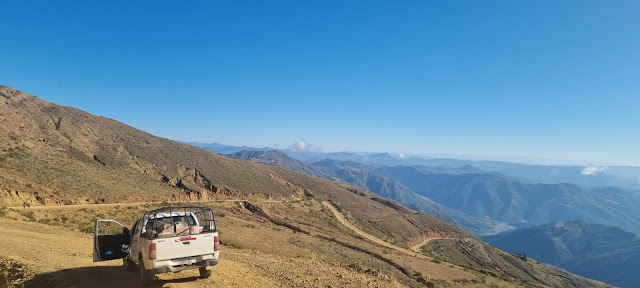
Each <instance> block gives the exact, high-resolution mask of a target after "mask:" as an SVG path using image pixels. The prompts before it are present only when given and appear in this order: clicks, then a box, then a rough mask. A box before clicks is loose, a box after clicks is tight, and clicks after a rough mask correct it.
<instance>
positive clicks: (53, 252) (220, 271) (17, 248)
mask: <svg viewBox="0 0 640 288" xmlns="http://www.w3.org/2000/svg"><path fill="white" fill-rule="evenodd" d="M121 205H122V204H121ZM0 235H2V237H0V257H2V258H6V259H9V260H13V261H17V262H19V263H21V264H24V265H25V266H26V267H28V268H29V269H30V270H32V271H33V272H35V273H36V274H37V275H36V276H35V277H34V278H33V279H30V280H28V281H27V282H26V287H98V288H102V287H137V285H138V282H137V281H138V278H137V276H138V273H136V272H126V271H124V268H123V267H122V262H121V261H120V260H114V261H107V262H99V263H93V262H92V245H93V237H92V235H90V234H84V233H80V232H73V231H69V230H67V229H66V228H63V227H56V226H49V225H44V224H38V223H33V222H25V221H18V220H10V219H6V218H0ZM220 257H221V258H220V259H221V260H220V264H218V265H217V266H215V267H214V268H213V269H214V270H213V275H212V277H211V278H209V279H199V278H198V271H197V270H186V271H182V272H179V273H164V274H160V275H158V278H159V280H158V281H156V285H155V287H327V286H328V285H331V286H333V287H403V286H402V285H401V284H399V283H398V282H397V281H395V280H393V279H390V278H381V277H378V276H374V275H368V274H362V273H357V272H354V271H352V270H349V269H346V268H343V267H340V266H335V265H331V264H328V263H325V262H322V261H320V260H315V259H302V258H286V257H280V256H274V255H270V254H265V253H262V252H259V251H255V250H242V249H232V248H230V247H228V246H223V247H222V251H221V256H220Z"/></svg>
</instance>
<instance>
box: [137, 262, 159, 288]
mask: <svg viewBox="0 0 640 288" xmlns="http://www.w3.org/2000/svg"><path fill="white" fill-rule="evenodd" d="M154 276H155V275H154V273H153V271H151V270H147V269H145V268H144V261H142V256H140V285H142V286H143V287H146V286H150V285H151V284H153V278H154Z"/></svg>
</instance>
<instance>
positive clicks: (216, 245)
mask: <svg viewBox="0 0 640 288" xmlns="http://www.w3.org/2000/svg"><path fill="white" fill-rule="evenodd" d="M218 250H220V238H218V236H213V251H218Z"/></svg>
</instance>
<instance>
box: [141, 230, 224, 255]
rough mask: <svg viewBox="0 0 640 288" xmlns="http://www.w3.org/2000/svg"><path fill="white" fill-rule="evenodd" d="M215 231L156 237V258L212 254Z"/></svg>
mask: <svg viewBox="0 0 640 288" xmlns="http://www.w3.org/2000/svg"><path fill="white" fill-rule="evenodd" d="M216 234H217V233H203V234H196V235H187V236H176V237H171V238H163V239H157V240H154V241H153V242H155V243H156V260H157V261H161V260H169V259H177V258H186V257H193V256H200V255H205V254H213V253H214V250H213V241H214V240H213V239H214V236H215V235H216Z"/></svg>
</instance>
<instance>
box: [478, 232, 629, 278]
mask: <svg viewBox="0 0 640 288" xmlns="http://www.w3.org/2000/svg"><path fill="white" fill-rule="evenodd" d="M483 239H484V240H485V241H487V242H489V243H491V244H493V245H495V246H497V247H499V248H501V249H504V250H506V251H509V252H512V253H520V254H526V255H527V256H528V257H531V258H534V259H536V260H538V261H541V262H544V263H548V264H552V265H554V266H557V267H560V268H563V269H566V270H567V271H569V272H572V273H577V274H580V275H584V276H587V277H590V278H593V279H598V280H601V281H604V282H606V283H609V284H613V285H616V286H622V287H640V278H639V277H638V275H637V272H638V267H640V235H637V234H633V233H630V232H627V231H625V230H622V229H620V228H616V227H611V226H605V225H600V224H593V223H587V222H580V221H572V222H556V223H551V224H545V225H540V226H534V227H529V228H523V229H519V230H516V231H509V232H503V233H500V234H497V235H492V236H486V237H483Z"/></svg>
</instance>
